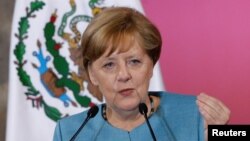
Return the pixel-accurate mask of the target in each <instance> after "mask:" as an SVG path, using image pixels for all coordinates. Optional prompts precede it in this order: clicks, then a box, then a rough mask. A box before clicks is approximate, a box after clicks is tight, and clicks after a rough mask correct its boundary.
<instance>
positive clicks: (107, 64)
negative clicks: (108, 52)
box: [103, 62, 115, 69]
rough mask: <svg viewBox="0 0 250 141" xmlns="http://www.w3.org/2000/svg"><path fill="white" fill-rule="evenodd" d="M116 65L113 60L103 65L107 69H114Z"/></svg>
mask: <svg viewBox="0 0 250 141" xmlns="http://www.w3.org/2000/svg"><path fill="white" fill-rule="evenodd" d="M114 66H115V64H114V63H113V62H109V63H106V64H104V65H103V67H104V68H105V69H112V68H113V67H114Z"/></svg>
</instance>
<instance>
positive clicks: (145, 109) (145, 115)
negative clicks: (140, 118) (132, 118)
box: [139, 103, 156, 141]
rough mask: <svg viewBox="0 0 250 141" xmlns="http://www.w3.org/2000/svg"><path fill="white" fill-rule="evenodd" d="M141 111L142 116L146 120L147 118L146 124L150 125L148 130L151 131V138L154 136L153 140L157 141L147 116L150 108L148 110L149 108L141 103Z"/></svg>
mask: <svg viewBox="0 0 250 141" xmlns="http://www.w3.org/2000/svg"><path fill="white" fill-rule="evenodd" d="M139 111H140V113H141V114H142V115H144V118H145V120H146V122H147V125H148V128H149V130H150V133H151V136H152V138H153V140H154V141H156V138H155V134H154V131H153V129H152V127H151V125H150V123H149V121H148V116H147V113H148V108H147V106H146V104H145V103H140V104H139Z"/></svg>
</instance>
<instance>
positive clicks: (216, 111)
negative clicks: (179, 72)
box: [197, 93, 230, 127]
mask: <svg viewBox="0 0 250 141" xmlns="http://www.w3.org/2000/svg"><path fill="white" fill-rule="evenodd" d="M197 104H198V106H199V110H200V112H201V114H202V115H203V117H204V119H205V127H206V126H207V125H208V124H226V123H227V122H228V121H229V117H230V110H229V109H228V107H227V106H226V105H224V104H223V103H222V102H221V101H220V100H218V99H216V98H214V97H211V96H208V95H206V94H205V93H201V94H200V95H198V96H197Z"/></svg>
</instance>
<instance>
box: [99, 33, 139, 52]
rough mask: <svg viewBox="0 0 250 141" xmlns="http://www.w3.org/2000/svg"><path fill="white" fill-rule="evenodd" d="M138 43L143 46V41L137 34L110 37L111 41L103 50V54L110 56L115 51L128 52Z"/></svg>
mask: <svg viewBox="0 0 250 141" xmlns="http://www.w3.org/2000/svg"><path fill="white" fill-rule="evenodd" d="M135 45H138V46H140V47H141V43H140V41H139V39H138V36H136V34H133V35H128V34H126V35H123V36H115V37H112V38H111V39H110V41H109V42H108V43H107V45H106V49H105V50H104V51H103V53H102V55H101V56H105V57H107V56H110V55H111V54H113V53H114V52H116V53H123V52H127V51H128V50H129V49H131V48H132V47H133V46H135Z"/></svg>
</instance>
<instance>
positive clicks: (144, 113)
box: [139, 103, 148, 115]
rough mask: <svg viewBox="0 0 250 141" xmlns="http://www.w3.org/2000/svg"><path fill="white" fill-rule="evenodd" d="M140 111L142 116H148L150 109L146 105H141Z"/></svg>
mask: <svg viewBox="0 0 250 141" xmlns="http://www.w3.org/2000/svg"><path fill="white" fill-rule="evenodd" d="M139 111H140V113H141V114H142V115H146V114H147V113H148V107H147V105H146V104H145V103H140V104H139Z"/></svg>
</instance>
